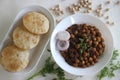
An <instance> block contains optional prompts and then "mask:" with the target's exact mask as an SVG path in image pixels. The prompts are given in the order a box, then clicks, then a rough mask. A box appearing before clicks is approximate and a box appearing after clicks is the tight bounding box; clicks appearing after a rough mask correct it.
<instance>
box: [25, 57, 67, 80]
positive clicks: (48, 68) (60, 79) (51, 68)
mask: <svg viewBox="0 0 120 80" xmlns="http://www.w3.org/2000/svg"><path fill="white" fill-rule="evenodd" d="M46 74H56V75H57V78H53V79H52V80H68V79H66V78H65V73H64V71H63V70H62V69H61V68H60V67H56V68H55V62H54V61H52V60H51V58H50V57H48V58H47V59H46V61H45V64H44V67H43V68H42V69H41V70H40V71H39V72H37V73H35V74H33V75H32V76H31V77H30V78H28V79H27V80H33V79H34V78H35V77H36V76H46Z"/></svg>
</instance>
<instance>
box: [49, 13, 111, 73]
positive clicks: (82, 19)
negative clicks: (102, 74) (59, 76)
mask: <svg viewBox="0 0 120 80" xmlns="http://www.w3.org/2000/svg"><path fill="white" fill-rule="evenodd" d="M82 23H88V24H90V25H93V26H96V27H97V28H98V29H99V31H100V32H101V34H102V37H103V38H104V40H105V51H104V53H103V55H102V56H101V57H100V58H99V62H98V63H96V64H95V65H94V66H90V67H87V68H75V67H72V66H70V65H68V64H67V63H66V62H65V60H64V58H63V57H62V56H61V54H60V52H59V50H58V49H57V48H56V38H55V37H56V34H57V33H58V32H59V31H64V30H66V29H67V28H68V27H70V26H71V25H72V24H82ZM50 48H51V52H52V56H53V58H54V60H55V61H56V63H57V64H58V65H59V66H60V67H61V68H62V69H63V70H65V71H67V72H68V73H71V74H74V75H90V74H91V72H92V74H95V73H97V72H98V71H100V70H101V69H102V68H103V67H104V66H105V65H106V64H107V63H108V62H109V60H110V58H111V56H112V52H113V37H112V35H111V32H110V31H109V29H108V28H107V26H106V25H105V24H104V23H103V22H102V21H101V20H99V19H98V18H96V17H93V16H90V15H87V14H75V15H72V16H69V17H67V18H65V19H63V20H62V21H61V22H60V23H59V24H58V25H57V26H56V28H55V29H54V31H53V33H52V36H51V41H50Z"/></svg>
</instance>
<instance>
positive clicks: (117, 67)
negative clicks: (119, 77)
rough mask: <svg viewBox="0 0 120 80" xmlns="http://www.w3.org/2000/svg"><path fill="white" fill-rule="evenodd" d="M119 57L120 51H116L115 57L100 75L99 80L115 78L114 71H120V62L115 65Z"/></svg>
mask: <svg viewBox="0 0 120 80" xmlns="http://www.w3.org/2000/svg"><path fill="white" fill-rule="evenodd" d="M117 56H119V53H118V50H114V52H113V56H112V58H111V60H110V62H109V64H108V65H107V66H106V67H104V68H103V69H102V70H101V71H100V73H99V75H98V78H99V80H102V79H103V78H104V77H108V78H111V77H114V76H115V74H114V71H115V70H120V61H117V63H114V61H115V60H116V59H117Z"/></svg>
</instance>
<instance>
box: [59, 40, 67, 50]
mask: <svg viewBox="0 0 120 80" xmlns="http://www.w3.org/2000/svg"><path fill="white" fill-rule="evenodd" d="M57 48H58V49H59V50H61V51H64V50H66V49H68V48H69V41H62V40H58V41H57Z"/></svg>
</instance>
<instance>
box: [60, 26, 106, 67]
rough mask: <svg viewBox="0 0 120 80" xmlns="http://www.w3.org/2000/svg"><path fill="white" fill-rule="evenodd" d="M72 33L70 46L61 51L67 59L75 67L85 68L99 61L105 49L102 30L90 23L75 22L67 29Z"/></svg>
mask: <svg viewBox="0 0 120 80" xmlns="http://www.w3.org/2000/svg"><path fill="white" fill-rule="evenodd" d="M66 31H68V32H69V33H70V39H69V44H70V45H69V48H68V49H67V50H64V51H60V53H61V55H62V56H63V57H64V59H65V61H66V62H67V63H68V64H69V65H71V66H74V67H80V68H85V67H89V66H91V65H94V64H95V63H97V62H98V60H99V57H100V56H101V55H102V54H103V52H104V49H105V44H104V39H103V37H102V35H101V33H100V31H99V30H98V29H97V28H96V27H95V26H91V25H88V24H74V25H72V26H70V27H68V28H67V29H66Z"/></svg>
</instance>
